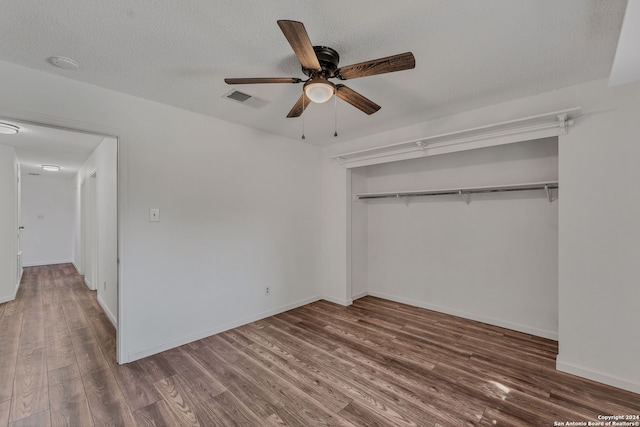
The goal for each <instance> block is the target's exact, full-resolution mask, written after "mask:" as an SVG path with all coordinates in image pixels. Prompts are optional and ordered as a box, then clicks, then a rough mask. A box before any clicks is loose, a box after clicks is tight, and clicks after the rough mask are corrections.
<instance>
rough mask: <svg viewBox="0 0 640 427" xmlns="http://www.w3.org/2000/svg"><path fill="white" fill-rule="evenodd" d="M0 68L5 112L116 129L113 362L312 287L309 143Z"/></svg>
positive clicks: (300, 296) (272, 306) (309, 296)
mask: <svg viewBox="0 0 640 427" xmlns="http://www.w3.org/2000/svg"><path fill="white" fill-rule="evenodd" d="M0 79H2V80H3V81H11V82H12V84H11V85H4V86H2V87H0V112H1V113H3V114H4V115H6V116H10V117H11V116H13V117H16V116H20V117H22V118H24V119H29V120H34V121H43V122H45V123H52V124H58V125H63V126H67V127H72V128H74V127H75V128H77V127H80V128H82V129H87V130H91V131H94V132H98V133H106V134H110V135H117V136H119V150H120V152H119V157H120V159H119V173H120V187H119V193H120V200H119V202H120V210H119V213H120V217H119V221H120V223H121V224H120V230H121V234H120V279H121V280H120V307H119V308H120V310H119V313H118V317H119V320H118V323H119V330H118V333H119V337H118V339H119V351H120V356H121V357H120V360H121V361H128V360H134V359H136V358H140V357H144V356H145V355H148V354H152V353H155V352H159V351H162V350H164V349H166V348H169V347H173V346H176V345H180V344H182V343H185V342H188V341H191V340H195V339H198V338H200V337H204V336H207V335H211V334H213V333H215V332H218V331H220V330H224V329H227V328H230V327H233V326H235V325H238V324H242V323H246V322H248V321H250V320H254V319H257V318H261V317H264V316H267V315H270V314H272V313H275V312H279V311H282V310H285V309H287V308H290V307H294V306H296V305H299V304H303V303H306V302H309V301H313V300H315V299H317V298H318V297H319V292H318V290H319V285H318V276H319V270H320V265H319V258H320V257H319V252H320V251H319V248H320V235H321V219H322V217H321V214H320V206H321V197H320V196H319V195H320V188H321V186H320V173H319V167H318V165H319V149H318V148H316V147H313V146H310V145H307V144H304V143H301V142H300V141H293V140H288V139H284V138H281V137H278V136H274V135H270V134H266V133H263V132H258V131H254V130H251V129H248V128H246V127H243V126H239V125H235V124H231V123H228V122H224V121H221V120H217V119H213V118H210V117H206V116H203V115H199V114H195V113H191V112H188V111H184V110H180V109H177V108H172V107H168V106H166V105H162V104H158V103H154V102H150V101H146V100H142V99H139V98H135V97H132V96H126V95H123V94H120V93H116V92H113V91H109V90H105V89H102V88H98V87H95V86H90V85H86V84H82V83H79V82H74V81H71V80H67V79H64V78H61V77H57V76H53V75H48V74H45V73H40V72H37V71H34V70H30V69H27V68H23V67H19V66H16V65H13V64H10V63H6V62H0ZM25 116H26V117H25ZM167 124H171V126H168V125H167ZM150 208H158V209H160V219H161V221H160V222H157V223H150V222H149V209H150ZM266 286H269V287H271V295H269V296H265V295H264V288H265V287H266Z"/></svg>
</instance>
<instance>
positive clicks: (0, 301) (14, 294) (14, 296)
mask: <svg viewBox="0 0 640 427" xmlns="http://www.w3.org/2000/svg"><path fill="white" fill-rule="evenodd" d="M19 289H20V283H19V282H18V283H17V284H16V287H15V289H14V290H13V296H11V295H9V296H8V297H4V298H0V304H4V303H5V302H10V301H13V300H14V299H16V295H18V290H19Z"/></svg>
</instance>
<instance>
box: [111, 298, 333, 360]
mask: <svg viewBox="0 0 640 427" xmlns="http://www.w3.org/2000/svg"><path fill="white" fill-rule="evenodd" d="M321 299H322V297H320V296H316V297H311V298H306V299H303V300H300V301H296V302H294V303H291V304H287V305H285V306H282V307H279V308H274V309H272V310H268V311H263V312H262V313H259V314H256V315H254V316H250V317H246V318H244V319H240V320H236V321H233V322H228V323H223V324H222V325H219V326H216V327H214V328H211V329H207V330H204V331H200V332H198V333H195V334H191V335H187V336H184V337H182V338H177V339H174V340H171V341H167V342H165V343H164V344H160V345H157V346H155V347H151V348H147V349H142V350H139V351H135V352H131V353H128V354H127V362H133V361H135V360H138V359H142V358H144V357H148V356H151V355H153V354H157V353H161V352H163V351H166V350H170V349H172V348H175V347H179V346H181V345H184V344H188V343H190V342H194V341H197V340H200V339H202V338H206V337H210V336H212V335H216V334H219V333H221V332H224V331H228V330H229V329H233V328H237V327H239V326H242V325H246V324H248V323H251V322H256V321H258V320H261V319H264V318H266V317H270V316H275V315H276V314H280V313H284V312H285V311H289V310H292V309H294V308H298V307H302V306H303V305H307V304H311V303H312V302H316V301H319V300H321ZM119 363H122V362H119Z"/></svg>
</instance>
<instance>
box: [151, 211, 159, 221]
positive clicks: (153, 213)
mask: <svg viewBox="0 0 640 427" xmlns="http://www.w3.org/2000/svg"><path fill="white" fill-rule="evenodd" d="M149 222H160V209H149Z"/></svg>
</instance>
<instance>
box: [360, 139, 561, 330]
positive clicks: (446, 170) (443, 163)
mask: <svg viewBox="0 0 640 427" xmlns="http://www.w3.org/2000/svg"><path fill="white" fill-rule="evenodd" d="M366 172H367V175H368V177H369V178H368V191H369V192H385V191H405V190H407V191H410V190H427V189H439V188H456V187H458V186H462V187H465V186H466V187H473V186H481V185H504V184H516V183H526V182H540V181H555V180H557V179H558V148H557V138H548V139H544V140H537V141H529V142H521V143H517V144H509V145H503V146H496V147H490V148H482V149H478V150H470V151H464V152H458V153H453V154H446V155H440V156H434V157H426V158H421V159H414V160H406V161H402V162H395V163H388V164H382V165H377V166H369V167H367V168H366ZM407 202H408V204H405V201H403V200H393V199H384V200H380V201H371V202H368V203H366V204H365V203H363V202H354V203H356V204H359V205H365V206H367V208H368V236H367V239H368V243H369V245H368V251H367V252H368V282H369V287H368V292H369V294H371V295H375V296H379V297H383V298H387V299H392V300H396V301H402V302H408V303H410V304H413V305H419V306H421V307H425V308H429V309H434V310H438V311H441V312H446V313H450V314H455V315H459V316H464V317H467V318H471V319H474V320H479V321H483V322H486V323H490V324H494V325H498V326H503V327H508V328H510V329H514V330H518V331H522V332H527V333H532V334H536V335H540V336H544V337H548V338H554V339H557V337H558V202H553V203H549V201H548V200H547V198H546V193H545V192H544V191H541V190H537V191H527V192H519V193H496V194H482V195H471V201H470V203H469V205H467V204H466V203H465V202H464V201H463V200H462V199H461V198H460V197H458V196H436V197H433V196H432V197H428V198H412V199H407ZM352 227H353V229H355V228H356V227H359V225H358V224H356V223H354V224H353V226H352Z"/></svg>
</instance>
